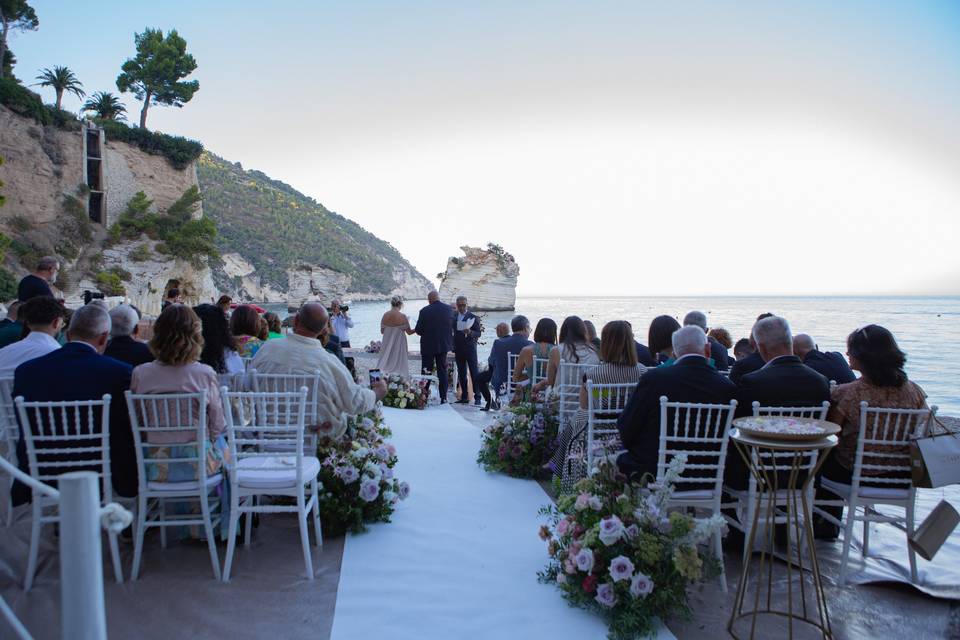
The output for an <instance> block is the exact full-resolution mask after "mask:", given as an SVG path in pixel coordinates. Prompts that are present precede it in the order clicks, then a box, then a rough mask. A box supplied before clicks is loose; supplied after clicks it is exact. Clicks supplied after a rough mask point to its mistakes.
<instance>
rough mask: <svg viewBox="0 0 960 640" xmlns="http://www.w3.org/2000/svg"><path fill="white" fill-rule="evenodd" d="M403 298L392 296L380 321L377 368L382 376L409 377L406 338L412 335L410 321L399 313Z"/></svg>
mask: <svg viewBox="0 0 960 640" xmlns="http://www.w3.org/2000/svg"><path fill="white" fill-rule="evenodd" d="M401 309H403V298H401V297H400V296H393V297H392V298H391V299H390V311H387V312H386V313H385V314H383V318H381V319H380V333H382V334H383V341H382V343H381V346H380V360H379V362H378V363H377V368H378V369H380V371H381V372H382V373H383V374H384V375H387V374H399V375H402V376H404V377H407V376H409V375H410V365H409V364H408V356H407V336H409V335H413V333H414V331H413V329H411V328H410V319H409V318H407V316H406V314H404V313H402V312H401Z"/></svg>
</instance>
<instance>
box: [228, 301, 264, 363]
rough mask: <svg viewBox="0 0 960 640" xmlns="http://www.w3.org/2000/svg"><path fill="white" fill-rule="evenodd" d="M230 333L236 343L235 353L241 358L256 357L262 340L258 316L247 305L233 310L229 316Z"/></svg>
mask: <svg viewBox="0 0 960 640" xmlns="http://www.w3.org/2000/svg"><path fill="white" fill-rule="evenodd" d="M230 333H232V334H233V338H234V340H235V341H236V346H237V352H238V353H239V354H240V357H242V358H249V357H251V356H254V355H256V353H257V349H259V348H260V345H262V344H263V342H264V341H263V340H261V339H260V338H258V337H257V336H258V335H259V334H260V314H258V313H257V310H256V309H254V308H253V307H251V306H250V305H248V304H242V305H240V306H239V307H237V308H236V309H234V310H233V315H231V316H230Z"/></svg>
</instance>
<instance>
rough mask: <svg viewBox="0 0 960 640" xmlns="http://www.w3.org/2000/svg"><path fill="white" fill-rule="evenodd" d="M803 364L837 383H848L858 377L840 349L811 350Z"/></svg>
mask: <svg viewBox="0 0 960 640" xmlns="http://www.w3.org/2000/svg"><path fill="white" fill-rule="evenodd" d="M803 364H805V365H807V366H808V367H810V368H811V369H813V370H814V371H816V372H817V373H820V374H822V375H823V376H825V377H826V378H827V380H834V381H836V383H837V384H846V383H848V382H853V381H854V380H856V379H857V377H856V376H855V375H854V374H853V369H851V368H850V365H849V364H847V360H846V358H844V357H843V355H841V354H840V352H838V351H816V350H814V351H811V352H809V353H807V355H806V356H805V357H804V358H803Z"/></svg>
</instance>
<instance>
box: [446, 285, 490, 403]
mask: <svg viewBox="0 0 960 640" xmlns="http://www.w3.org/2000/svg"><path fill="white" fill-rule="evenodd" d="M450 326H451V328H452V330H453V355H454V357H455V358H456V360H457V378H458V380H459V381H460V399H459V400H457V404H469V403H470V397H469V396H468V395H467V371H468V370H469V371H470V380H472V381H473V397H474V399H475V402H476V404H477V406H479V405H480V385H479V384H477V378H478V377H479V375H480V374H479V368H478V367H477V340H478V339H479V338H480V334H481V333H482V332H483V327H482V326H481V324H480V318H478V317H477V316H475V315H473V312H472V311H470V309H469V308H467V297H466V296H457V312H456V313H455V314H454V316H453V322H452V323H451V325H450Z"/></svg>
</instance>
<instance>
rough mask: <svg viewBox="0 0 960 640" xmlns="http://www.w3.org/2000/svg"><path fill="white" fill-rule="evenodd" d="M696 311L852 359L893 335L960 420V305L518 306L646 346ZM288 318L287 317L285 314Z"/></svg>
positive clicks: (359, 321) (370, 305)
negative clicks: (630, 330)
mask: <svg viewBox="0 0 960 640" xmlns="http://www.w3.org/2000/svg"><path fill="white" fill-rule="evenodd" d="M425 304H426V301H425V300H408V301H407V303H406V305H405V307H404V309H403V311H404V313H406V314H407V315H408V316H410V318H411V325H412V324H413V322H415V321H416V317H417V313H418V311H419V309H420V307H422V306H423V305H425ZM388 308H389V305H388V304H387V303H385V302H358V303H355V304H351V305H350V313H351V316H352V317H353V320H354V323H355V324H356V326H355V328H354V329H353V330H352V332H351V336H350V341H351V344H352V345H353V346H354V347H362V346H363V345H365V344H368V343H369V342H370V341H371V340H379V339H380V316H381V315H382V314H383V312H384V311H386V310H387V309H388ZM693 309H697V310H700V311H703V312H705V313H706V314H707V316H708V318H709V320H710V326H711V327H725V328H726V329H727V330H728V331H730V334H731V335H732V336H733V339H734V341H736V340H737V339H738V338H741V337H746V336H747V335H748V334H749V331H750V327H751V326H752V325H753V321H754V320H755V319H756V317H757V315H759V314H760V313H764V312H767V311H769V312H771V313H775V314H777V315H781V316H783V317H785V318H787V319H788V320H789V321H790V325H791V327H792V328H793V331H794V333H809V334H810V335H811V336H813V338H814V340H816V341H817V343H818V345H819V346H820V348H821V350H828V351H839V352H840V353H845V351H846V337H847V335H848V334H849V333H850V332H851V331H853V330H855V329H857V328H859V327H861V326H863V325H866V324H871V323H875V324H880V325H883V326H885V327H886V328H888V329H890V331H892V332H893V334H894V335H895V336H896V338H897V341H898V342H899V343H900V348H901V349H903V350H904V351H905V352H906V353H907V373H908V375H909V376H910V379H911V380H913V381H915V382H916V383H917V384H919V385H920V386H922V387H923V389H924V390H925V391H926V392H927V395H928V396H929V398H930V400H929V401H930V403H931V404H936V405H939V407H940V411H941V413H945V414H952V415H960V297H856V298H854V297H851V298H840V297H757V298H749V297H689V298H672V297H671V298H587V297H568V298H557V297H553V298H518V299H517V309H516V312H515V313H522V314H523V315H525V316H527V317H528V318H529V319H530V322H531V324H532V325H534V326H536V323H537V320H539V319H540V318H544V317H549V318H553V319H554V320H556V322H557V324H558V325H559V324H560V323H561V322H562V321H563V318H564V317H566V316H567V315H571V314H575V315H579V316H580V317H581V318H583V319H584V320H592V321H593V322H594V324H596V326H597V330H598V331H599V330H600V329H601V328H602V327H603V324H604V323H605V322H608V321H610V320H628V321H629V322H630V323H631V324H633V327H634V331H636V333H637V337H638V339H639V340H640V341H641V342H644V343H646V333H647V327H649V325H650V321H651V320H652V319H653V318H654V317H656V316H658V315H661V314H668V315H672V316H674V317H676V318H678V319H682V318H683V316H684V314H686V313H687V312H688V311H690V310H693ZM282 311H283V312H285V311H286V308H285V307H284V308H283V309H282ZM478 315H481V316H483V323H484V327H485V329H486V330H485V331H484V337H483V339H482V340H483V343H484V344H481V345H480V355H481V358H485V357H486V355H487V354H488V353H489V350H490V345H491V344H493V340H494V338H495V337H496V334H495V333H494V327H495V326H496V324H497V323H498V322H500V321H506V322H509V321H510V318H511V317H512V316H513V315H514V313H483V314H478ZM409 343H410V349H411V350H419V343H418V338H417V336H411V337H410V338H409Z"/></svg>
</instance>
